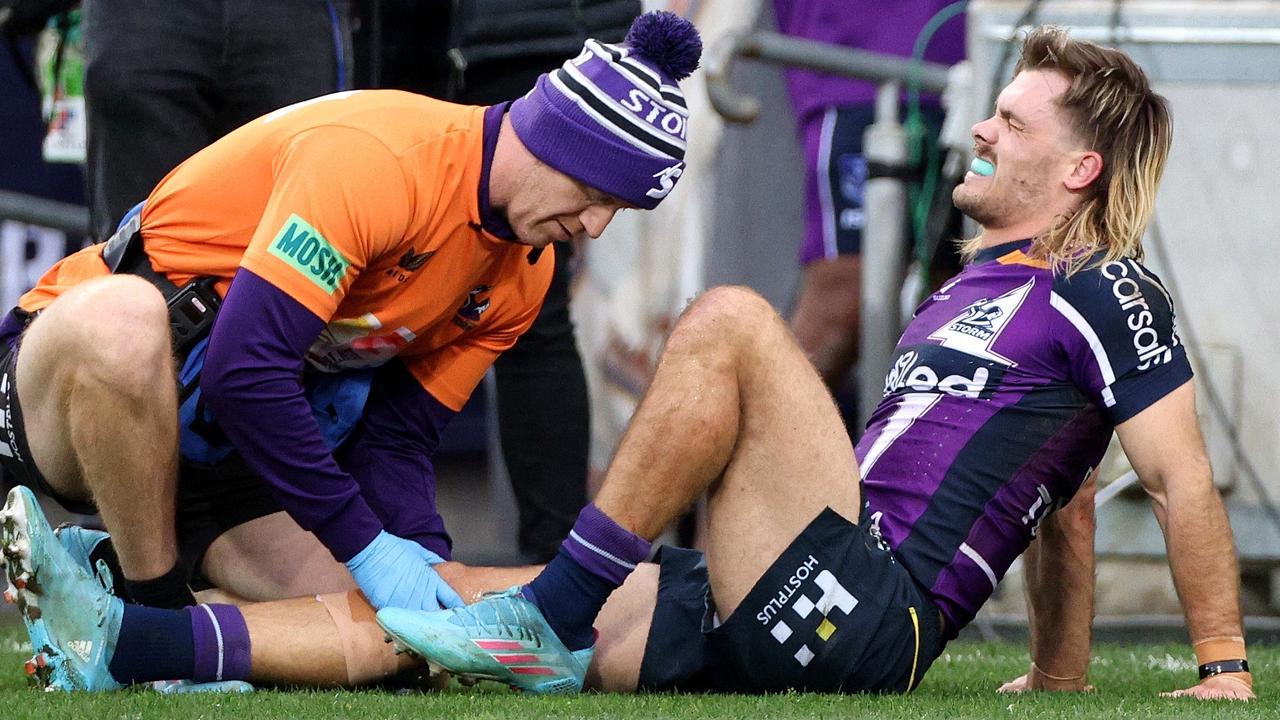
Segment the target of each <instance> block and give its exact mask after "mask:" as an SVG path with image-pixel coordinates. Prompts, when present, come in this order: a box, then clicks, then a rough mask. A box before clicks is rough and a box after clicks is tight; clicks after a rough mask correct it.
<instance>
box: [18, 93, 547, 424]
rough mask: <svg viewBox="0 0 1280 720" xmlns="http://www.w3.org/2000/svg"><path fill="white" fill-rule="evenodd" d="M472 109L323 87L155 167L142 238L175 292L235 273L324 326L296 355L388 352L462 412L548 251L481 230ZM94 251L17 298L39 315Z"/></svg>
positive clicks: (102, 269)
mask: <svg viewBox="0 0 1280 720" xmlns="http://www.w3.org/2000/svg"><path fill="white" fill-rule="evenodd" d="M484 112H485V108H482V107H468V106H461V105H454V104H451V103H446V102H441V101H438V100H433V99H430V98H426V97H422V96H419V95H413V94H410V93H404V92H398V91H393V90H364V91H353V92H342V93H335V94H333V95H326V96H323V97H319V98H316V99H314V100H308V101H306V102H302V103H298V104H296V105H291V106H289V107H286V108H282V109H280V110H277V111H275V112H273V113H270V114H268V115H266V116H264V117H262V118H259V119H258V120H255V121H253V122H251V123H249V124H248V125H245V126H244V127H242V128H240V129H238V130H236V131H235V132H232V133H231V134H229V135H227V136H226V137H224V138H222V139H220V140H218V141H217V142H215V143H214V144H212V145H210V146H209V147H207V148H205V149H204V150H202V151H200V152H199V153H197V154H196V155H194V156H192V157H191V158H190V159H188V160H187V161H186V162H184V163H182V164H181V165H179V166H178V167H177V168H175V169H174V170H173V171H172V172H170V173H169V175H168V176H166V177H165V178H164V179H163V180H162V181H161V182H160V184H159V185H157V186H156V189H155V190H154V191H153V192H152V193H151V196H150V197H149V198H147V202H146V206H145V208H144V209H143V212H142V218H141V220H142V225H141V231H142V235H143V237H144V238H145V242H146V250H147V255H148V256H149V257H150V258H151V264H152V266H153V267H155V269H156V270H158V271H160V272H163V273H164V274H165V275H166V276H168V278H169V279H170V280H172V281H173V282H174V283H175V284H177V285H179V286H181V285H183V284H185V283H187V282H189V281H190V280H191V279H192V278H194V277H198V276H214V277H217V278H221V281H220V282H219V283H218V286H217V287H218V291H219V292H220V293H222V294H223V295H225V294H226V291H227V287H228V286H229V285H230V282H231V278H232V276H234V275H235V272H236V270H237V269H238V268H242V267H243V268H245V269H247V270H250V271H252V272H253V273H254V274H256V275H258V276H259V277H261V278H263V279H264V280H266V281H268V282H270V283H271V284H273V285H275V286H276V287H278V288H280V289H281V290H283V291H284V292H286V293H288V294H289V296H290V297H292V298H293V299H294V300H297V301H298V302H299V303H301V304H302V305H304V306H305V307H306V308H307V309H309V310H310V311H311V312H313V313H315V314H316V315H317V316H318V317H320V318H321V319H323V320H325V321H326V323H327V327H326V329H325V330H324V331H323V332H322V333H321V335H320V337H319V338H318V339H317V340H316V342H315V343H314V344H313V345H312V347H311V349H310V351H309V353H308V362H309V363H310V364H311V365H313V366H315V367H316V368H318V369H321V370H324V371H330V372H333V371H338V370H341V369H345V368H357V367H370V366H376V365H380V364H382V363H384V362H386V361H387V360H388V359H390V358H391V357H393V356H400V357H401V358H402V359H403V360H404V362H405V363H406V365H407V366H408V367H409V369H410V371H411V372H412V373H413V375H414V376H415V377H416V378H417V379H418V381H419V382H420V383H421V384H422V386H423V387H424V388H425V389H426V390H427V392H429V393H431V395H432V396H434V397H435V398H436V399H437V400H439V401H440V402H441V403H443V404H444V405H446V406H448V407H450V408H451V409H453V410H459V409H461V407H462V405H463V403H464V402H465V401H466V399H467V398H468V397H469V396H470V394H471V392H472V390H474V389H475V386H476V384H477V383H479V381H480V379H481V377H482V376H483V375H484V373H485V370H486V369H488V367H489V366H490V365H492V364H493V361H494V359H495V358H496V357H497V356H498V354H499V353H501V352H502V351H503V350H506V349H507V348H509V347H511V345H512V344H513V343H514V342H515V341H516V338H518V337H519V336H520V334H521V333H523V332H524V331H525V330H526V329H527V328H528V327H529V325H530V324H531V323H532V322H533V319H534V317H535V316H536V315H537V313H538V309H539V308H540V307H541V304H542V299H543V297H544V296H545V294H546V290H547V286H548V285H549V283H550V281H551V272H552V263H553V261H554V260H553V259H551V258H549V259H546V260H543V261H542V262H538V263H535V264H530V263H529V262H528V260H527V256H528V253H529V251H530V248H529V247H528V246H525V245H521V244H518V243H514V242H510V241H507V240H503V239H501V238H498V237H496V236H494V235H492V234H490V233H488V232H486V231H484V230H483V229H482V228H481V219H480V200H479V193H478V188H479V184H480V177H481V164H482V161H483V160H482V152H483V140H484ZM106 272H107V269H106V266H105V264H104V263H103V262H102V257H101V246H100V245H98V246H92V247H89V248H86V249H85V250H82V251H80V252H79V253H76V254H74V255H71V256H69V257H67V258H65V259H64V260H62V261H61V262H59V263H58V264H57V265H55V266H54V267H53V268H52V269H50V271H49V272H48V273H46V274H45V276H44V277H43V278H41V280H40V283H39V284H38V285H37V287H36V288H35V289H33V290H32V291H30V292H29V293H27V294H26V295H24V296H23V297H22V299H21V300H20V302H19V304H20V305H21V306H22V307H23V309H25V310H28V311H37V310H39V309H41V308H43V307H44V306H45V305H47V304H48V303H49V302H52V300H53V299H54V298H56V297H57V296H58V295H59V294H61V293H62V292H63V291H64V290H65V289H66V288H67V287H69V286H71V285H74V284H76V283H78V282H81V281H83V280H85V279H88V278H91V277H97V276H101V275H104V274H106Z"/></svg>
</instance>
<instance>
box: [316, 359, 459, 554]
mask: <svg viewBox="0 0 1280 720" xmlns="http://www.w3.org/2000/svg"><path fill="white" fill-rule="evenodd" d="M454 415H455V413H454V411H453V410H450V409H449V408H447V407H445V406H444V405H443V404H441V403H440V401H439V400H436V399H435V398H434V397H432V396H431V394H430V393H428V392H427V391H426V390H424V389H423V388H422V385H420V384H419V383H418V381H417V380H416V379H415V378H414V377H413V375H412V374H411V373H410V372H409V369H408V368H406V367H405V366H404V364H403V363H401V362H400V361H398V360H393V361H391V362H389V363H387V364H386V365H384V366H383V367H382V368H381V369H379V370H378V373H377V375H376V376H375V377H374V380H373V385H372V387H371V388H370V390H369V399H368V401H367V402H366V403H365V406H364V415H363V416H362V417H361V419H360V425H359V427H358V428H357V430H356V432H355V434H354V435H352V437H351V439H350V440H348V441H347V442H346V443H345V444H343V446H342V447H341V448H340V449H339V450H338V453H337V457H338V462H339V463H340V464H341V465H342V467H344V468H347V469H348V470H349V471H350V472H351V474H352V476H354V477H355V479H356V482H358V483H359V484H360V488H361V492H362V494H363V495H364V498H365V501H366V502H368V503H369V506H370V507H372V508H373V511H374V512H375V513H377V515H378V517H380V518H382V522H384V523H385V524H386V527H387V531H388V532H391V533H393V534H395V535H399V536H400V537H403V538H408V539H410V540H414V541H416V542H417V543H418V544H420V545H422V546H423V547H425V548H427V549H428V550H430V551H432V552H434V553H436V554H437V555H439V556H440V557H443V558H444V559H446V560H448V559H450V558H451V557H452V553H451V549H452V547H453V541H452V540H451V539H450V538H449V534H448V533H447V532H446V531H445V527H444V520H443V519H442V518H441V517H440V514H439V513H438V512H436V476H435V468H434V467H433V466H432V464H431V458H432V457H433V456H434V455H435V452H436V448H437V447H439V445H440V433H441V432H442V431H443V430H444V427H445V426H446V425H447V424H448V423H449V420H450V419H451V418H452V417H453V416H454Z"/></svg>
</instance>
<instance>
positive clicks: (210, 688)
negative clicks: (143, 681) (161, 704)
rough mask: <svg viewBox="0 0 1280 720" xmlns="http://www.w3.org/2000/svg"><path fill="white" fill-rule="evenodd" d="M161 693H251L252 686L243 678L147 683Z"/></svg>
mask: <svg viewBox="0 0 1280 720" xmlns="http://www.w3.org/2000/svg"><path fill="white" fill-rule="evenodd" d="M147 685H149V686H150V687H151V689H152V690H155V691H156V692H158V693H160V694H161V695H187V694H189V693H251V692H253V690H254V688H253V686H252V685H250V684H249V683H247V682H245V681H243V680H221V681H219V682H206V683H198V682H193V681H191V680H155V681H153V682H149V683H147Z"/></svg>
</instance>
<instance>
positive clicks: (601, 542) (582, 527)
mask: <svg viewBox="0 0 1280 720" xmlns="http://www.w3.org/2000/svg"><path fill="white" fill-rule="evenodd" d="M649 547H650V543H649V541H648V540H645V539H644V538H642V537H640V536H638V535H636V534H634V533H632V532H631V531H629V530H627V529H626V528H623V527H622V526H620V525H618V523H616V522H614V521H613V518H611V517H609V516H608V515H605V514H604V513H603V512H601V511H600V508H597V507H596V506H595V505H594V504H592V505H587V506H586V507H584V508H583V509H582V512H581V513H579V514H578V520H577V522H575V523H574V525H573V530H571V531H569V537H567V538H565V541H564V544H562V545H561V546H560V552H559V553H557V554H556V556H555V557H554V558H552V559H551V562H550V563H548V564H547V566H546V568H544V569H543V570H542V572H541V573H539V574H538V577H536V578H534V579H533V581H532V582H530V583H529V584H528V585H526V586H525V587H524V589H523V591H522V592H523V594H524V596H525V598H526V599H528V600H529V601H530V602H532V603H533V604H534V605H537V606H538V609H539V610H541V611H542V614H543V616H544V617H546V619H547V624H548V625H550V626H551V629H552V630H554V631H555V633H556V635H557V636H558V637H559V638H560V640H561V642H563V643H564V644H565V645H566V646H567V647H568V648H569V649H570V650H580V649H582V648H585V647H588V646H590V645H592V644H593V643H594V642H595V633H594V631H593V630H592V627H591V624H592V623H593V622H595V619H596V615H599V614H600V608H602V607H604V602H605V600H607V599H608V598H609V594H610V593H612V592H613V590H614V588H616V587H618V586H619V585H621V584H622V583H623V581H625V580H626V579H627V576H628V575H630V574H631V571H632V570H635V569H636V564H637V563H640V562H643V561H644V560H645V559H647V558H648V557H649Z"/></svg>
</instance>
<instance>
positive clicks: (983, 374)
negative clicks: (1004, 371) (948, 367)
mask: <svg viewBox="0 0 1280 720" xmlns="http://www.w3.org/2000/svg"><path fill="white" fill-rule="evenodd" d="M990 379H991V372H990V371H989V370H988V369H987V368H985V367H979V368H977V369H976V370H974V372H973V377H965V376H964V375H960V374H955V375H948V376H946V377H939V374H938V372H937V371H936V370H934V369H933V368H931V367H929V366H928V365H925V364H924V363H922V362H920V355H919V354H918V353H916V351H915V350H909V351H907V352H905V353H903V354H901V355H899V356H898V359H897V360H895V361H894V363H893V367H891V368H889V374H888V375H886V376H885V379H884V394H885V395H886V396H888V395H891V394H893V393H895V392H898V391H899V390H907V391H910V392H933V391H937V392H944V393H946V394H948V395H953V396H955V397H967V398H973V399H975V400H976V399H978V398H985V397H990V395H991V393H989V392H985V391H986V389H987V382H988V381H989V380H990Z"/></svg>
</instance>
